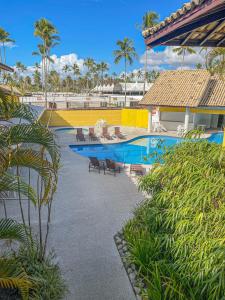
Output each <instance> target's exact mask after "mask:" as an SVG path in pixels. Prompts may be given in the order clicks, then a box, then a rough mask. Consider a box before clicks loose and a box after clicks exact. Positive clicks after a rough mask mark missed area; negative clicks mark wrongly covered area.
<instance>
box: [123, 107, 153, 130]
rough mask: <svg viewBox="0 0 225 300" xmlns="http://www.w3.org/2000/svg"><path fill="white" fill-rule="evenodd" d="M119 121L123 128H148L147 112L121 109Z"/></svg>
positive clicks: (145, 110)
mask: <svg viewBox="0 0 225 300" xmlns="http://www.w3.org/2000/svg"><path fill="white" fill-rule="evenodd" d="M121 120H122V125H123V126H130V127H140V128H148V110H147V109H122V110H121Z"/></svg>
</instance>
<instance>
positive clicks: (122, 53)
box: [113, 38, 137, 106]
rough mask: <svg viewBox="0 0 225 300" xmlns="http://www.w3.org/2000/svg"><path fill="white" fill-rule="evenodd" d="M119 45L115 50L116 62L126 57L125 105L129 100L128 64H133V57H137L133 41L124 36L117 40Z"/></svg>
mask: <svg viewBox="0 0 225 300" xmlns="http://www.w3.org/2000/svg"><path fill="white" fill-rule="evenodd" d="M116 44H117V46H118V47H119V49H117V50H115V51H114V52H113V54H114V56H115V60H114V62H115V64H118V63H119V62H120V61H121V60H122V59H124V74H125V106H126V101H127V64H129V65H131V64H132V63H133V59H134V58H136V57H137V54H136V51H135V48H134V46H133V41H132V40H130V39H128V38H124V40H122V41H120V40H119V41H117V43H116Z"/></svg>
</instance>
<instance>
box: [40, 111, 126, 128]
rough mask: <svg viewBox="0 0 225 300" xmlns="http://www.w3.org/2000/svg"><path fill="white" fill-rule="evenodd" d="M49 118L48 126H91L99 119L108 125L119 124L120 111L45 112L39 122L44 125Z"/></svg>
mask: <svg viewBox="0 0 225 300" xmlns="http://www.w3.org/2000/svg"><path fill="white" fill-rule="evenodd" d="M49 118H50V123H49V125H50V126H58V127H70V126H93V125H95V124H96V122H97V121H98V120H99V119H104V120H106V121H107V123H109V124H113V125H120V124H121V110H114V109H107V110H106V109H99V110H98V109H93V110H88V109H85V110H84V109H83V110H53V111H50V110H47V111H45V112H44V114H43V116H42V118H41V121H42V122H43V123H44V124H46V123H47V122H48V120H49Z"/></svg>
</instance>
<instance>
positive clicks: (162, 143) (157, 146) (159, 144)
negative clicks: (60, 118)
mask: <svg viewBox="0 0 225 300" xmlns="http://www.w3.org/2000/svg"><path fill="white" fill-rule="evenodd" d="M182 140H183V139H182V138H178V137H170V136H139V137H137V138H134V139H132V140H129V141H126V142H121V143H117V144H104V145H103V144H95V145H79V146H78V145H70V148H71V150H72V151H74V152H76V153H77V154H80V155H82V156H85V157H88V156H95V157H97V158H98V159H106V158H110V159H113V160H115V161H117V162H122V163H128V164H152V163H154V161H155V157H154V153H157V154H162V153H163V151H164V149H163V148H164V147H170V146H174V145H176V144H178V143H180V142H182ZM208 140H209V141H210V142H214V143H217V144H222V141H223V132H218V133H214V134H212V135H211V136H210V137H209V138H208Z"/></svg>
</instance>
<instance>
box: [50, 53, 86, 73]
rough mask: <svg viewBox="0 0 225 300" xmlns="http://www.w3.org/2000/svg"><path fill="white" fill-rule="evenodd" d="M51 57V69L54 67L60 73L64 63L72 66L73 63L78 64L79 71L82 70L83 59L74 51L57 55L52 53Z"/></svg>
mask: <svg viewBox="0 0 225 300" xmlns="http://www.w3.org/2000/svg"><path fill="white" fill-rule="evenodd" d="M51 59H53V61H54V63H53V64H51V69H54V70H56V71H57V72H59V73H62V69H63V67H64V66H65V65H68V66H72V65H73V64H75V63H76V64H77V65H78V67H79V69H80V71H81V72H83V71H84V59H83V58H78V55H77V54H76V53H70V54H66V55H61V56H59V57H58V56H57V55H55V54H53V55H51Z"/></svg>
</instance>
